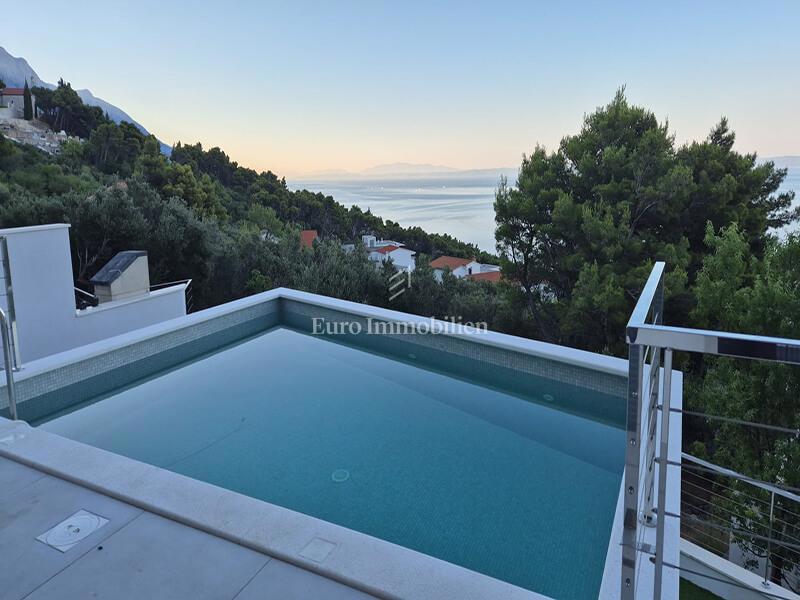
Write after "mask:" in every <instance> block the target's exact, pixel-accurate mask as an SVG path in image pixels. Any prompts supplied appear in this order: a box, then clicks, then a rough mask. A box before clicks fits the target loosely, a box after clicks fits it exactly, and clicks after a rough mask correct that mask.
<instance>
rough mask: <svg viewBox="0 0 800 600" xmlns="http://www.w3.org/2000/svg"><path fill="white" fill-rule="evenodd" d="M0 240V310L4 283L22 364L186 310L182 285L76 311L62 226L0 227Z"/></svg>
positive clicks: (5, 306)
mask: <svg viewBox="0 0 800 600" xmlns="http://www.w3.org/2000/svg"><path fill="white" fill-rule="evenodd" d="M0 238H5V240H6V246H7V248H8V257H7V259H8V263H9V271H10V282H9V281H8V280H6V278H5V274H4V273H5V269H3V270H2V271H0V277H2V278H3V280H2V285H0V308H2V309H3V310H4V311H6V312H10V311H9V309H10V304H11V303H10V296H9V294H8V289H9V287H10V289H11V294H12V295H13V313H14V318H15V321H16V328H17V340H18V354H19V356H20V359H21V361H22V363H23V364H24V363H26V362H30V361H32V360H36V359H39V358H42V357H44V356H49V355H51V354H56V353H59V352H63V351H64V350H69V349H70V348H76V347H78V346H83V345H85V344H90V343H92V342H96V341H98V340H102V339H105V338H109V337H112V336H115V335H119V334H121V333H125V332H128V331H132V330H134V329H139V328H141V327H146V326H148V325H153V324H154V323H159V322H161V321H166V320H168V319H173V318H175V317H180V316H183V315H185V314H186V299H185V295H184V292H185V285H184V284H178V285H175V286H170V287H167V288H163V289H161V290H158V291H156V292H148V293H146V294H144V295H140V296H138V297H136V298H131V299H125V300H119V301H115V302H107V303H104V304H102V305H101V306H99V307H96V308H89V309H85V310H77V309H76V307H75V290H74V285H73V276H72V258H71V253H70V245H69V225H67V224H53V225H37V226H34V227H17V228H13V229H0ZM3 260H6V257H3ZM9 283H10V286H9Z"/></svg>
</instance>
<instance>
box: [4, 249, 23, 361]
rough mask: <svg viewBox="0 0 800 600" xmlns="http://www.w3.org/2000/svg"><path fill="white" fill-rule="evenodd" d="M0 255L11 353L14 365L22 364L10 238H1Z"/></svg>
mask: <svg viewBox="0 0 800 600" xmlns="http://www.w3.org/2000/svg"><path fill="white" fill-rule="evenodd" d="M0 253H2V266H3V281H4V283H5V290H4V291H5V298H6V309H7V311H8V312H7V317H8V331H9V333H10V336H11V338H10V340H9V343H10V344H11V352H12V353H13V355H14V364H15V365H18V364H21V362H22V358H21V357H20V352H19V339H18V337H17V310H16V307H15V303H14V285H13V282H12V278H11V258H10V257H9V255H8V238H7V237H6V236H0Z"/></svg>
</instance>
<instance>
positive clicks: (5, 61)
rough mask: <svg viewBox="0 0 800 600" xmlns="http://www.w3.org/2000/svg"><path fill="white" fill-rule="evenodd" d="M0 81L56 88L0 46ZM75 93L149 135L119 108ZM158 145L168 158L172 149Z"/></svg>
mask: <svg viewBox="0 0 800 600" xmlns="http://www.w3.org/2000/svg"><path fill="white" fill-rule="evenodd" d="M0 79H2V80H3V81H4V82H5V84H6V85H7V86H8V87H23V86H24V85H25V82H26V81H27V82H28V85H30V86H31V87H33V86H40V87H46V88H49V89H54V88H55V87H56V86H55V85H54V84H52V83H47V82H46V81H42V80H41V78H40V77H39V75H37V74H36V71H34V70H33V67H31V66H30V65H29V64H28V61H27V60H25V59H24V58H22V57H16V56H12V55H11V54H9V53H8V52H7V51H6V49H5V48H3V47H2V46H0ZM75 91H76V92H77V94H78V96H80V99H81V100H83V103H84V104H87V105H89V106H97V107H99V108H100V109H101V110H102V111H103V112H105V113H106V114H108V117H109V118H110V119H111V120H112V121H114V122H115V123H119V122H120V121H128V122H129V123H132V124H133V125H135V126H136V127H137V128H138V129H139V131H141V132H142V133H143V134H145V135H149V133H150V132H148V131H147V129H145V128H144V127H143V126H142V125H141V124H140V123H137V122H136V121H135V120H134V119H133V118H132V117H131V116H130V115H129V114H128V113H126V112H125V111H124V110H122V109H121V108H119V107H117V106H114V105H113V104H111V103H110V102H106V101H105V100H103V99H102V98H98V97H97V96H95V95H94V94H92V92H90V91H89V90H87V89H81V90H75ZM159 144H161V152H163V153H164V154H166V155H167V156H169V154H170V153H171V152H172V148H171V147H170V146H167V145H166V144H165V143H163V142H161V141H159Z"/></svg>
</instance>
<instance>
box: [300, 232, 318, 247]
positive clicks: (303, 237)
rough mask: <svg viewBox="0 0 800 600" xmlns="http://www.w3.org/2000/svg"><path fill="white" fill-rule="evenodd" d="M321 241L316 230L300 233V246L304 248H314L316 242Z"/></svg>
mask: <svg viewBox="0 0 800 600" xmlns="http://www.w3.org/2000/svg"><path fill="white" fill-rule="evenodd" d="M318 239H319V234H318V233H317V230H316V229H303V231H301V232H300V246H301V247H303V248H311V247H312V246H314V241H315V240H318Z"/></svg>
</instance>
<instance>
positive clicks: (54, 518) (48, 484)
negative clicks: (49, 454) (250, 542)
mask: <svg viewBox="0 0 800 600" xmlns="http://www.w3.org/2000/svg"><path fill="white" fill-rule="evenodd" d="M81 509H84V510H87V511H89V512H91V513H94V514H97V515H99V516H102V517H104V518H106V519H108V523H106V524H105V525H104V526H102V527H100V528H99V529H97V530H96V531H94V532H93V533H92V534H91V535H89V536H88V537H87V538H85V539H83V540H82V541H81V542H79V543H78V544H77V545H76V546H74V547H72V548H71V549H69V550H67V551H66V552H61V551H59V550H57V549H55V548H52V547H50V546H48V545H46V544H45V543H43V542H41V541H39V540H37V539H36V538H37V537H38V536H39V535H41V534H42V533H44V532H45V531H47V530H49V529H50V528H51V527H53V526H54V525H56V524H57V523H60V522H61V521H63V520H64V519H66V518H67V517H70V516H71V515H73V514H74V513H75V512H77V511H78V510H81ZM0 560H1V561H2V565H3V566H2V569H0V599H2V600H18V599H22V598H28V599H31V600H46V599H62V598H70V599H81V598H87V599H88V598H93V599H97V598H100V599H102V598H109V599H114V600H127V599H137V600H138V599H141V598H154V599H187V598H191V599H197V600H202V599H205V598H208V599H213V600H221V599H231V600H233V599H236V600H255V599H260V600H268V599H273V598H274V599H280V600H300V599H317V598H326V599H330V600H351V599H352V600H368V599H370V598H373V596H369V595H367V594H365V593H363V592H360V591H358V590H354V589H352V588H350V587H347V586H346V585H343V584H341V583H338V582H335V581H333V580H331V579H327V578H325V577H322V576H320V575H317V574H315V573H311V572H310V571H306V570H304V569H301V568H298V567H296V566H294V565H290V564H289V563H286V562H283V561H280V560H277V559H275V558H272V557H270V556H268V555H266V554H262V553H260V552H255V551H253V550H250V549H247V548H245V547H243V546H240V545H238V544H235V543H233V542H230V541H227V540H223V539H221V538H219V537H216V536H213V535H210V534H208V533H205V532H202V531H199V530H197V529H194V528H192V527H189V526H186V525H183V524H180V523H177V522H175V521H172V520H169V519H166V518H164V517H160V516H158V515H155V514H153V513H150V512H147V511H143V510H140V509H138V508H135V507H133V506H131V505H129V504H126V503H124V502H120V501H117V500H114V499H112V498H110V497H108V496H105V495H102V494H98V493H96V492H94V491H91V490H89V489H87V488H84V487H81V486H78V485H75V484H73V483H69V482H67V481H64V480H62V479H59V478H57V477H53V476H50V475H47V474H45V473H43V472H41V471H38V470H35V469H32V468H29V467H27V466H24V465H21V464H19V463H17V462H14V461H12V460H8V459H6V458H0Z"/></svg>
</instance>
